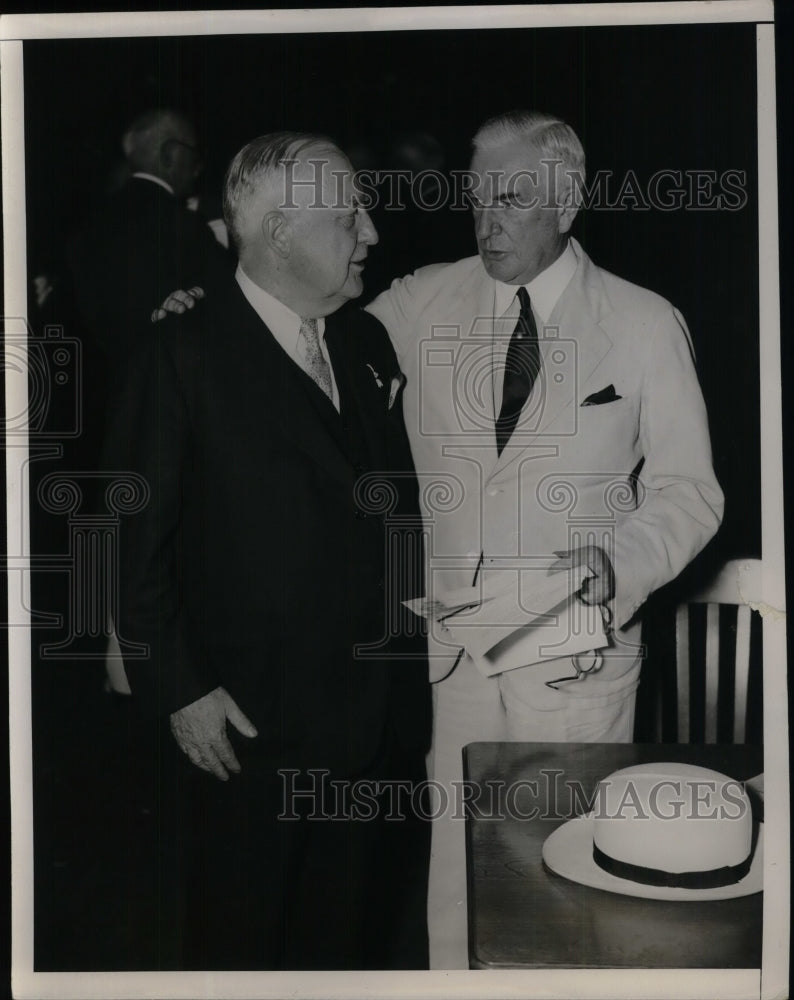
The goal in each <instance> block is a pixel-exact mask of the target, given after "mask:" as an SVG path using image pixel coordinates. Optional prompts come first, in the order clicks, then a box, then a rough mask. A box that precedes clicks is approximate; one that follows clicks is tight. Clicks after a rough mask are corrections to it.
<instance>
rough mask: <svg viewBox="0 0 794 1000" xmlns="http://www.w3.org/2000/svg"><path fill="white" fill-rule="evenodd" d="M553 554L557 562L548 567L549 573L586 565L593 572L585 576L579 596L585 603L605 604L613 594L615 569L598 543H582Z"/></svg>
mask: <svg viewBox="0 0 794 1000" xmlns="http://www.w3.org/2000/svg"><path fill="white" fill-rule="evenodd" d="M554 555H555V556H557V562H555V563H553V564H552V565H551V566H550V567H549V573H560V572H562V571H563V570H572V569H576V568H578V567H579V566H586V567H587V569H588V570H590V572H591V573H593V574H595V575H594V576H589V577H587V579H586V580H585V581H584V583H583V584H582V588H581V590H580V591H579V597H580V598H581V600H582V601H584V603H585V604H606V603H607V601H611V600H612V598H613V597H614V596H615V571H614V569H613V568H612V563H611V562H610V559H609V556H608V555H607V554H606V552H604V550H603V549H602V548H601V546H600V545H583V546H582V547H581V548H578V549H570V550H569V551H568V552H555V553H554Z"/></svg>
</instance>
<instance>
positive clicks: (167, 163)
mask: <svg viewBox="0 0 794 1000" xmlns="http://www.w3.org/2000/svg"><path fill="white" fill-rule="evenodd" d="M174 146H175V143H173V142H172V141H171V140H170V139H166V140H165V142H164V143H162V145H161V146H160V155H159V160H160V169H161V170H162V171H163V172H164V173H168V172H169V171H170V170H171V167H172V166H173V164H174V152H175V149H174Z"/></svg>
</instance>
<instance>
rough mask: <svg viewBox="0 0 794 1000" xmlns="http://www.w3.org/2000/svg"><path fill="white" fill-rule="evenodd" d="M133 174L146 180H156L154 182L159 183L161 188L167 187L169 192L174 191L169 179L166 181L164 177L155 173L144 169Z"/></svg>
mask: <svg viewBox="0 0 794 1000" xmlns="http://www.w3.org/2000/svg"><path fill="white" fill-rule="evenodd" d="M132 176H133V177H140V179H141V180H144V181H154V183H155V184H159V185H160V187H161V188H165V189H166V191H167V192H168V193H169V194H173V193H174V189H173V188H172V187H171V185H170V184H169V183H168V182H167V181H164V180H163V178H162V177H155V175H154V174H147V173H145V172H144V171H143V170H138V171H137V172H136V173H134V174H133V175H132Z"/></svg>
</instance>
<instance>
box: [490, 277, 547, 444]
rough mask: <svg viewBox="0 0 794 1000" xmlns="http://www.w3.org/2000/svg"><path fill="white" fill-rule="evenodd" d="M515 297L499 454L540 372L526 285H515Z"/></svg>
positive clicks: (499, 425)
mask: <svg viewBox="0 0 794 1000" xmlns="http://www.w3.org/2000/svg"><path fill="white" fill-rule="evenodd" d="M518 301H519V303H520V305H521V312H520V314H519V317H518V322H517V323H516V328H515V330H513V335H512V337H511V338H510V344H509V345H508V348H507V357H506V359H505V377H504V384H503V388H502V408H501V410H500V411H499V419H498V420H497V421H496V449H497V451H498V452H499V454H500V455H501V454H502V450H503V448H504V446H505V445H506V444H507V442H508V441H509V440H510V436H511V434H512V433H513V431H514V430H515V427H516V424H517V423H518V418H519V416H520V414H521V410H522V409H523V408H524V404H525V403H526V401H527V400H528V399H529V394H530V393H531V392H532V386H533V385H534V384H535V379H536V378H537V377H538V374H539V373H540V363H541V362H540V345H539V344H538V328H537V326H536V325H535V317H534V316H533V315H532V304H531V302H530V300H529V293H528V292H527V290H526V288H523V287H522V288H519V289H518Z"/></svg>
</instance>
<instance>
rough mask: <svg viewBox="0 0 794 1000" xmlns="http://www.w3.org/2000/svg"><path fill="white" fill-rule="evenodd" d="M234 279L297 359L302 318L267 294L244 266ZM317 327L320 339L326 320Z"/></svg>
mask: <svg viewBox="0 0 794 1000" xmlns="http://www.w3.org/2000/svg"><path fill="white" fill-rule="evenodd" d="M234 277H235V280H236V281H237V284H238V285H239V286H240V289H241V291H242V293H243V295H244V296H245V297H246V299H247V300H248V302H249V303H250V304H251V306H252V308H253V309H254V310H255V312H256V314H257V315H258V316H259V318H260V319H261V320H262V322H263V323H264V324H265V326H266V327H267V328H268V329H269V330H270V332H271V333H272V334H273V336H274V337H275V338H276V340H277V341H278V342H279V344H281V346H282V347H283V348H284V350H285V351H286V352H287V354H289V355H290V357H295V351H296V349H297V345H298V334H299V333H300V329H301V318H300V316H299V315H298V314H297V313H296V312H293V311H292V309H290V307H289V306H286V305H284V303H283V302H281V301H279V299H277V298H275V297H274V296H273V295H271V294H270V292H266V291H265V290H264V288H262V287H260V286H259V285H257V284H256V282H254V281H252V280H251V279H250V278H249V277H248V275H247V274H246V273H245V271H244V270H243V268H242V265H240V264H238V265H237V271H236V272H235V275H234ZM317 325H318V329H319V333H320V337H323V336H324V334H325V320H324V319H322V318H320V319H318V320H317Z"/></svg>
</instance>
